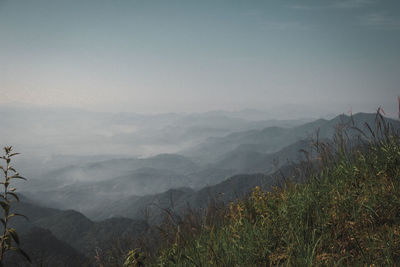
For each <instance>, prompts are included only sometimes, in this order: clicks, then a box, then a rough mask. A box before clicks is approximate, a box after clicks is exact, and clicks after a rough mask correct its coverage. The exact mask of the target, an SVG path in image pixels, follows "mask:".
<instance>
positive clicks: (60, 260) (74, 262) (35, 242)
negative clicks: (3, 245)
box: [4, 227, 92, 267]
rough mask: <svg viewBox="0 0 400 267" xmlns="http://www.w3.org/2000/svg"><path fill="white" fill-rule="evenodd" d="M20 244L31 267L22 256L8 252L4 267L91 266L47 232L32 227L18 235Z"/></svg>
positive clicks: (65, 244)
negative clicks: (30, 262) (27, 256)
mask: <svg viewBox="0 0 400 267" xmlns="http://www.w3.org/2000/svg"><path fill="white" fill-rule="evenodd" d="M20 242H21V248H22V249H23V250H24V251H25V252H26V253H27V254H28V255H29V257H30V259H31V260H32V265H31V264H29V263H28V262H27V261H26V259H25V258H24V257H23V256H22V255H20V254H16V253H14V252H8V253H6V255H5V262H4V266H21V267H25V266H26V267H28V266H49V267H50V266H60V267H77V266H92V265H90V264H89V260H88V259H87V258H86V257H85V256H84V255H82V254H81V253H79V252H77V250H75V249H74V248H72V247H71V246H70V245H68V244H67V243H65V242H63V241H61V240H59V239H57V238H56V237H55V236H54V235H53V234H52V233H51V232H50V231H49V230H46V229H43V228H39V227H32V228H30V229H29V230H27V231H26V232H25V233H24V234H22V235H20Z"/></svg>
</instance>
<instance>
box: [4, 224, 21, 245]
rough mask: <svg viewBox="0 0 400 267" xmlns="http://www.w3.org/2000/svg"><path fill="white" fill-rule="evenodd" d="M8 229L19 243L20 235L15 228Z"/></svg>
mask: <svg viewBox="0 0 400 267" xmlns="http://www.w3.org/2000/svg"><path fill="white" fill-rule="evenodd" d="M7 231H8V233H9V234H10V235H11V237H12V239H14V241H15V243H17V244H18V245H19V237H18V234H17V231H16V230H15V229H14V228H8V229H7Z"/></svg>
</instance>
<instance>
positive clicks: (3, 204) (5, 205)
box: [0, 201, 10, 215]
mask: <svg viewBox="0 0 400 267" xmlns="http://www.w3.org/2000/svg"><path fill="white" fill-rule="evenodd" d="M0 206H1V207H2V208H3V210H4V211H5V213H6V214H7V215H8V212H9V211H10V205H9V204H8V202H6V201H0Z"/></svg>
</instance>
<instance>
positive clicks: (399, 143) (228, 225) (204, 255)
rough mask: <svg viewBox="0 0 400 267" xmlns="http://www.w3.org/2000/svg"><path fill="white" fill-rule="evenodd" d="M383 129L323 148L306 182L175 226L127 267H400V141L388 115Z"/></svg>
mask: <svg viewBox="0 0 400 267" xmlns="http://www.w3.org/2000/svg"><path fill="white" fill-rule="evenodd" d="M369 128H370V129H371V128H372V127H369ZM375 128H376V130H374V131H372V130H370V131H369V132H368V133H364V132H360V136H362V138H361V137H359V138H354V136H353V137H349V136H347V135H346V131H344V130H343V129H339V131H338V133H337V135H336V137H335V138H334V140H333V141H326V142H318V141H317V142H315V144H314V148H315V151H317V153H318V154H317V156H316V157H314V160H313V161H312V162H309V164H308V165H307V166H308V169H310V170H312V171H309V172H308V173H307V179H306V181H303V182H295V181H293V180H292V181H290V180H289V181H287V182H286V183H285V184H284V185H282V186H280V187H274V188H272V190H270V191H265V190H262V189H261V188H259V187H256V188H254V190H253V191H252V193H251V194H249V196H248V197H246V198H244V199H242V200H238V201H237V202H235V203H231V204H230V205H229V206H228V207H225V208H221V207H215V206H214V208H213V207H211V208H210V209H209V211H208V214H206V216H204V217H202V218H194V215H193V214H189V215H187V216H186V217H185V218H184V219H183V220H181V221H180V222H179V223H173V222H170V224H167V225H165V226H164V229H163V233H164V239H163V241H162V242H161V243H162V245H160V247H159V249H158V251H156V252H155V253H149V252H148V251H143V252H142V253H139V252H138V253H137V254H135V255H132V253H131V255H130V256H131V258H132V259H133V260H132V261H127V262H126V266H141V264H143V265H142V266H396V265H399V263H400V137H399V133H398V132H395V131H394V130H393V128H391V127H390V125H387V124H386V122H385V121H384V119H383V117H382V116H381V115H380V113H378V114H377V122H376V127H375ZM349 144H351V145H349ZM303 170H304V168H303ZM171 221H172V220H171Z"/></svg>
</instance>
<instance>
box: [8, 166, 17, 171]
mask: <svg viewBox="0 0 400 267" xmlns="http://www.w3.org/2000/svg"><path fill="white" fill-rule="evenodd" d="M8 169H9V170H10V171H13V172H17V171H16V170H15V169H14V168H13V167H11V166H8Z"/></svg>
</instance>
